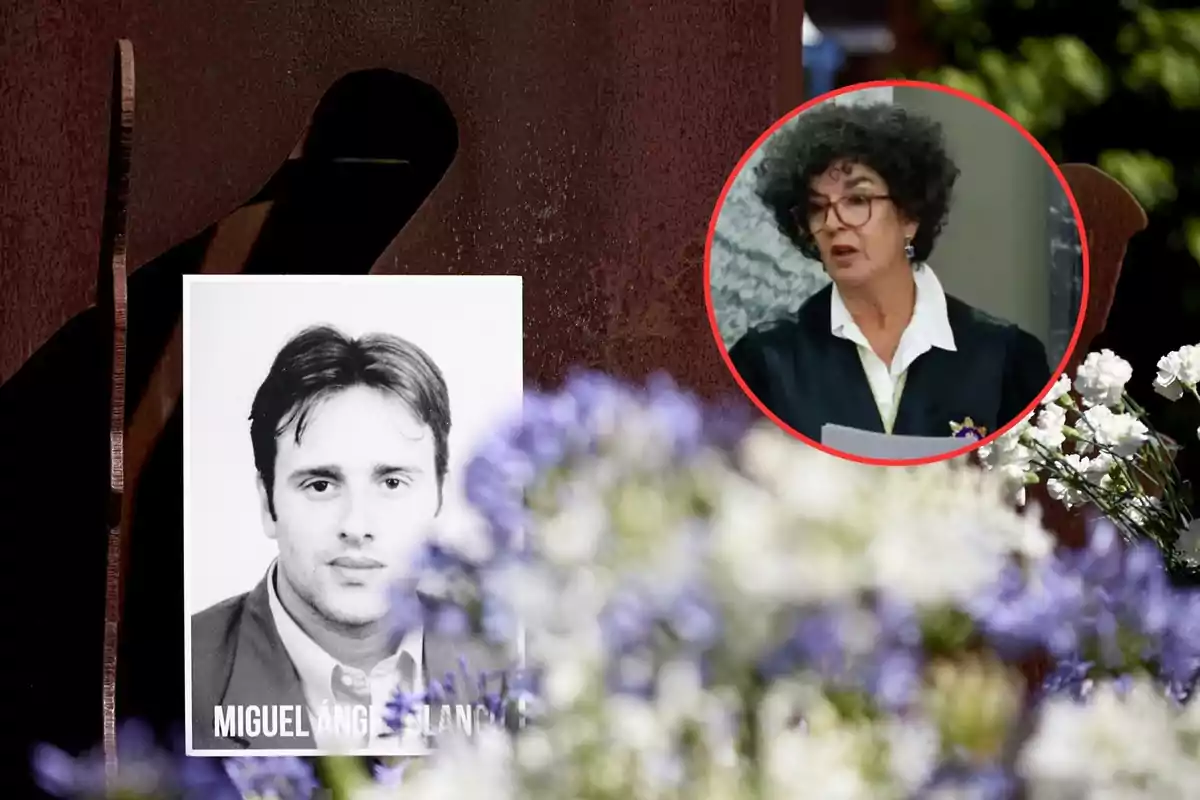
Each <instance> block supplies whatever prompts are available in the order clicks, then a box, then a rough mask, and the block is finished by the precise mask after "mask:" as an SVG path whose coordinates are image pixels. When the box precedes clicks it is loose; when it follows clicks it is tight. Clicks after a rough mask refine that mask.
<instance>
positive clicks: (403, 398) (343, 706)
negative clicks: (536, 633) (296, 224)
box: [183, 276, 524, 755]
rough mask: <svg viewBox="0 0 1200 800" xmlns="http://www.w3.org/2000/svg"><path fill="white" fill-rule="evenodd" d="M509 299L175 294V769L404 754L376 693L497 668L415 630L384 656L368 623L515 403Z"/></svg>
mask: <svg viewBox="0 0 1200 800" xmlns="http://www.w3.org/2000/svg"><path fill="white" fill-rule="evenodd" d="M521 289H522V287H521V279H520V278H519V277H506V276H437V277H434V276H355V277H352V278H347V277H313V276H308V277H300V276H270V277H267V276H262V277H250V276H228V277H222V276H192V277H189V278H188V279H187V280H186V282H185V286H184V316H183V328H184V389H183V397H184V429H185V433H184V461H185V464H184V498H185V499H184V548H185V556H184V573H185V574H184V576H183V579H184V596H185V599H186V617H187V618H186V620H185V626H186V630H187V633H186V642H187V644H186V649H187V664H188V674H187V678H186V685H187V693H188V697H187V709H188V713H189V719H188V724H187V736H188V742H187V747H188V752H189V754H193V755H229V754H233V753H242V752H244V751H247V750H251V751H255V754H256V755H257V754H268V753H304V754H326V753H347V754H371V755H375V754H379V755H416V754H420V753H422V752H426V751H427V748H428V747H429V746H430V745H431V742H430V736H429V731H428V730H424V729H423V726H422V725H420V724H417V725H410V726H400V727H399V728H397V727H396V726H395V725H394V724H390V723H389V720H388V716H389V709H388V704H389V702H390V701H391V700H392V699H393V698H394V697H395V696H396V693H397V692H398V691H403V692H420V691H421V686H422V685H424V684H426V683H428V681H429V680H430V678H429V676H437V677H435V678H434V680H440V677H441V676H444V675H446V674H451V673H453V674H458V673H459V672H460V671H461V670H462V669H464V667H466V668H468V670H469V671H471V672H473V673H474V672H476V671H478V672H484V671H489V670H502V669H505V668H506V667H507V665H505V664H502V663H495V662H496V660H498V659H500V658H501V657H500V656H498V655H494V654H490V653H489V652H488V651H487V649H486V648H485V647H483V646H482V645H480V646H477V647H474V646H471V643H466V642H462V641H450V640H448V639H446V637H443V636H442V635H441V634H439V633H435V632H433V631H426V630H421V629H417V630H414V631H410V632H408V633H407V634H405V635H404V636H403V637H401V638H402V640H401V641H399V642H397V641H396V638H397V637H396V636H395V635H394V631H393V628H392V626H391V624H390V614H389V612H390V609H391V608H392V603H393V602H394V600H393V595H394V592H395V591H396V587H397V585H398V584H399V581H400V579H401V578H402V577H403V576H404V575H405V573H406V571H408V570H410V569H411V568H412V565H413V562H414V560H415V559H416V557H417V556H418V555H419V553H420V551H421V548H422V545H423V544H424V543H425V542H426V540H427V536H428V533H429V531H430V530H431V528H432V526H433V525H434V524H435V522H437V521H438V520H443V521H444V519H445V518H446V517H448V516H449V517H451V518H458V519H462V520H465V521H466V524H469V522H470V520H471V515H472V511H471V509H470V508H469V507H468V505H467V502H466V499H465V497H464V492H463V481H462V473H463V468H464V466H465V464H466V463H467V461H468V460H469V458H470V457H471V455H472V453H473V452H474V451H475V450H476V448H478V447H479V446H480V444H481V443H482V440H483V437H485V436H487V435H488V434H490V433H492V432H493V431H494V430H495V429H496V426H497V425H499V424H501V423H502V422H504V420H506V419H508V418H510V417H512V416H513V415H514V414H516V413H518V412H519V410H520V407H521V398H522V391H523V385H524V380H523V374H522V299H521V298H522V294H521ZM467 662H470V663H467ZM489 662H490V663H489ZM459 699H460V700H463V701H469V698H459ZM456 702H458V701H456Z"/></svg>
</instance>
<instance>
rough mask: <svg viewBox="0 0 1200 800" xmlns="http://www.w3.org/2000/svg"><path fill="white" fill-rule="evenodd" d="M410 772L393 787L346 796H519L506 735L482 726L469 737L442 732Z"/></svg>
mask: <svg viewBox="0 0 1200 800" xmlns="http://www.w3.org/2000/svg"><path fill="white" fill-rule="evenodd" d="M423 761H424V763H421V764H420V765H418V766H417V768H416V769H413V770H412V771H411V774H410V772H408V771H406V772H405V775H404V778H403V780H402V782H401V784H400V786H399V787H389V786H369V787H368V786H364V787H361V788H358V789H355V790H353V791H352V793H351V794H350V798H351V800H390V799H394V798H398V797H403V798H404V799H405V800H460V798H464V797H487V798H489V799H490V800H516V798H518V797H520V796H521V795H522V793H521V791H520V786H519V780H518V777H517V774H516V771H515V769H514V767H515V766H516V764H515V759H514V758H513V747H512V742H511V740H510V738H509V736H508V735H507V734H506V733H504V732H503V731H502V730H501V729H499V728H493V727H490V726H489V727H483V728H480V729H479V730H478V731H476V732H475V735H474V736H472V737H471V738H470V739H467V738H466V737H465V736H458V735H444V736H442V737H439V739H438V749H437V752H436V753H434V754H433V755H432V756H429V757H427V760H423Z"/></svg>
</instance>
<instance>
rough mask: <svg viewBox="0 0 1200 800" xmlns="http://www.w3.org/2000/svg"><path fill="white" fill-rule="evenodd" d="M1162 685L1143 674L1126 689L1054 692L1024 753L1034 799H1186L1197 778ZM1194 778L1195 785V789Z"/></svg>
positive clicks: (1023, 769) (1021, 768) (1021, 765)
mask: <svg viewBox="0 0 1200 800" xmlns="http://www.w3.org/2000/svg"><path fill="white" fill-rule="evenodd" d="M1176 731H1177V714H1176V712H1175V710H1174V709H1173V708H1172V707H1171V705H1170V703H1169V701H1168V700H1167V699H1166V698H1164V697H1163V695H1162V692H1161V691H1160V690H1158V689H1157V688H1156V687H1155V686H1154V685H1153V684H1151V683H1150V682H1148V681H1138V682H1136V683H1134V684H1133V686H1132V688H1131V689H1130V690H1129V692H1128V693H1127V694H1126V695H1124V696H1122V695H1121V693H1119V692H1118V690H1117V688H1116V687H1115V686H1113V685H1112V684H1111V683H1108V682H1105V683H1101V684H1099V685H1097V687H1096V688H1095V689H1094V690H1093V692H1092V694H1091V696H1090V697H1089V699H1088V702H1086V703H1076V702H1075V701H1074V700H1072V699H1070V698H1065V697H1062V698H1053V699H1051V700H1049V701H1048V702H1047V703H1046V705H1045V706H1044V707H1043V709H1042V712H1041V715H1040V718H1039V720H1038V725H1037V729H1036V731H1035V732H1034V735H1033V736H1032V737H1031V738H1030V740H1029V741H1028V742H1027V743H1026V744H1025V747H1024V749H1023V750H1022V752H1021V755H1020V757H1019V759H1018V764H1017V769H1018V772H1019V773H1020V774H1021V775H1022V777H1024V778H1025V779H1026V780H1027V781H1028V782H1029V797H1031V798H1033V800H1051V799H1053V800H1062V798H1065V797H1079V798H1084V797H1105V798H1125V797H1128V798H1134V797H1161V798H1180V800H1182V798H1185V797H1190V796H1192V795H1191V794H1189V791H1190V790H1189V788H1188V784H1187V783H1186V781H1187V780H1189V779H1194V777H1195V769H1194V762H1192V764H1189V759H1188V758H1187V757H1186V754H1185V753H1184V751H1183V749H1182V748H1181V746H1180V741H1179V738H1178V735H1177V733H1176ZM1194 788H1195V787H1194V785H1193V786H1192V787H1191V789H1194Z"/></svg>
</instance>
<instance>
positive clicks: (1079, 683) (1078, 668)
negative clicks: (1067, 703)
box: [1042, 657, 1096, 700]
mask: <svg viewBox="0 0 1200 800" xmlns="http://www.w3.org/2000/svg"><path fill="white" fill-rule="evenodd" d="M1095 666H1096V665H1095V663H1094V662H1091V661H1083V660H1082V659H1080V658H1078V657H1067V658H1063V659H1061V660H1059V661H1058V662H1057V663H1056V664H1055V665H1054V669H1052V670H1051V671H1050V673H1049V674H1048V675H1047V676H1046V678H1045V680H1043V681H1042V693H1043V695H1065V696H1067V697H1070V698H1072V699H1074V700H1083V698H1084V695H1085V693H1086V689H1087V685H1088V684H1087V681H1088V678H1089V676H1090V675H1091V672H1092V669H1093V668H1094V667H1095Z"/></svg>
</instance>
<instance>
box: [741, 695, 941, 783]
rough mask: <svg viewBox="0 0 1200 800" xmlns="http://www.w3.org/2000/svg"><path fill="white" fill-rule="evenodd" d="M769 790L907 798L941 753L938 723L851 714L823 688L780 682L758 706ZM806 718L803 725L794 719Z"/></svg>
mask: <svg viewBox="0 0 1200 800" xmlns="http://www.w3.org/2000/svg"><path fill="white" fill-rule="evenodd" d="M759 714H760V718H761V719H762V720H763V733H762V741H763V743H764V745H765V748H764V749H765V750H766V753H765V757H764V759H763V761H764V764H763V767H764V769H765V773H766V775H765V777H766V786H765V787H764V788H765V789H766V792H765V796H767V797H771V798H781V799H782V798H792V797H812V796H814V795H813V793H812V792H813V787H815V786H819V787H820V789H821V791H820V797H821V798H823V799H827V800H859V798H862V800H901V798H906V797H910V796H912V795H913V793H915V792H917V791H919V789H920V788H921V787H922V786H923V785H924V784H925V783H926V782H927V781H928V779H929V777H930V776H931V774H932V772H933V770H934V768H935V767H936V765H937V763H938V758H939V756H940V755H941V753H940V750H941V739H940V737H939V736H938V732H937V730H936V729H935V728H934V727H933V726H932V725H930V724H928V723H927V722H926V721H924V720H922V719H919V718H918V719H903V720H901V719H896V718H891V719H883V720H879V721H875V722H871V721H866V720H853V721H851V720H846V719H842V718H840V717H839V715H838V712H837V711H836V710H834V709H833V708H832V706H830V704H829V703H828V701H827V700H826V699H825V698H824V697H822V696H821V695H820V691H819V688H817V687H812V686H806V685H803V684H801V685H792V684H776V685H774V686H772V687H771V688H770V689H768V693H767V696H766V698H764V700H763V704H762V707H761V709H760V712H759ZM797 717H800V718H802V719H804V720H805V723H806V724H805V725H803V726H798V725H795V724H793V722H792V721H793V720H794V719H796V718H797Z"/></svg>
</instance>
